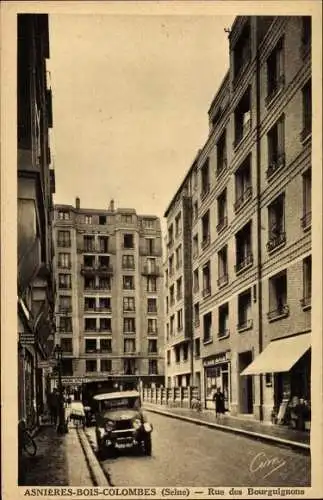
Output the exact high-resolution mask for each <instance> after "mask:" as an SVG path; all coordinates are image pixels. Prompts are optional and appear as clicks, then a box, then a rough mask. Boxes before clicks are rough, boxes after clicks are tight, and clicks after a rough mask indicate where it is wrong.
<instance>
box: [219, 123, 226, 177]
mask: <svg viewBox="0 0 323 500" xmlns="http://www.w3.org/2000/svg"><path fill="white" fill-rule="evenodd" d="M216 159H217V162H216V175H217V177H219V176H220V175H221V174H222V173H223V172H224V171H225V170H226V168H227V164H228V162H227V134H226V130H224V132H223V133H222V135H221V137H220V139H219V140H218V142H217V144H216Z"/></svg>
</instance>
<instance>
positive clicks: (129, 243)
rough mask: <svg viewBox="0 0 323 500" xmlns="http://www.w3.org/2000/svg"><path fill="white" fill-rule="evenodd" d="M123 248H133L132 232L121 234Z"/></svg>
mask: <svg viewBox="0 0 323 500" xmlns="http://www.w3.org/2000/svg"><path fill="white" fill-rule="evenodd" d="M123 248H134V238H133V234H124V235H123Z"/></svg>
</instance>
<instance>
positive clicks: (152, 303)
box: [147, 299, 157, 314]
mask: <svg viewBox="0 0 323 500" xmlns="http://www.w3.org/2000/svg"><path fill="white" fill-rule="evenodd" d="M147 312H148V313H153V314H157V299H147Z"/></svg>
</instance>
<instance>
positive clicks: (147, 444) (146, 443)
mask: <svg viewBox="0 0 323 500" xmlns="http://www.w3.org/2000/svg"><path fill="white" fill-rule="evenodd" d="M143 451H144V454H145V455H146V456H149V457H150V456H151V452H152V443H151V435H150V434H148V435H147V436H146V437H145V438H144V440H143Z"/></svg>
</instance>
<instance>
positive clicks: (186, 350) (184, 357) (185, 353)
mask: <svg viewBox="0 0 323 500" xmlns="http://www.w3.org/2000/svg"><path fill="white" fill-rule="evenodd" d="M187 360H188V344H187V342H185V344H183V361H187Z"/></svg>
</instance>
